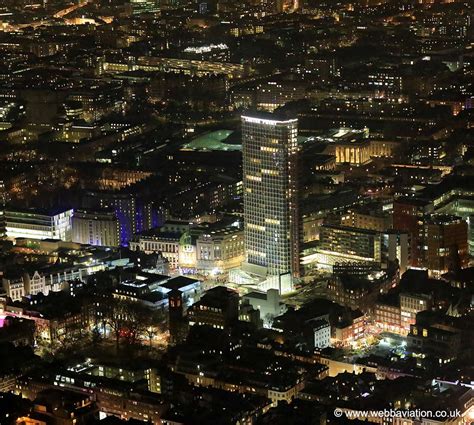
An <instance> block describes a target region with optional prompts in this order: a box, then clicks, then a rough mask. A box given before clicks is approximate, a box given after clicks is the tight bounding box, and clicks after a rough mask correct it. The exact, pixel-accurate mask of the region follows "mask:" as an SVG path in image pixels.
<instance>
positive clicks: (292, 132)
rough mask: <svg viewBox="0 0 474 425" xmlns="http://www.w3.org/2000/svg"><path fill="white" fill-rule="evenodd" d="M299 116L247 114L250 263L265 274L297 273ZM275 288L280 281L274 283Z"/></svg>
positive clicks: (246, 203)
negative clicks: (281, 116) (283, 116)
mask: <svg viewBox="0 0 474 425" xmlns="http://www.w3.org/2000/svg"><path fill="white" fill-rule="evenodd" d="M297 130H298V120H296V119H290V120H288V119H279V118H278V117H277V116H276V115H274V114H266V113H262V114H261V113H256V114H249V115H245V116H242V144H243V184H244V218H245V230H244V238H245V254H246V261H245V262H244V264H243V267H242V269H243V270H244V271H246V272H249V273H251V274H255V275H257V276H261V277H266V278H270V277H280V282H279V288H278V289H279V290H280V292H283V290H282V286H281V276H283V275H287V276H292V277H298V276H299V272H300V264H299V239H300V238H299V235H300V231H299V220H298V190H297V183H298V180H297V156H298V145H297V140H296V136H297ZM274 287H276V285H275V286H274Z"/></svg>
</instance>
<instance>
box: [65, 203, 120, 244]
mask: <svg viewBox="0 0 474 425" xmlns="http://www.w3.org/2000/svg"><path fill="white" fill-rule="evenodd" d="M72 240H73V242H77V243H81V244H89V245H97V246H119V245H120V225H119V222H118V220H117V217H116V216H115V214H114V213H113V212H92V211H91V212H88V211H76V212H75V214H74V217H73V219H72Z"/></svg>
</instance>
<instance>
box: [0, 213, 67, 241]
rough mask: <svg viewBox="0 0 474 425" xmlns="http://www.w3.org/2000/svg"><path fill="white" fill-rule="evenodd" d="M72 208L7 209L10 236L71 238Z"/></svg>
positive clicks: (7, 230)
mask: <svg viewBox="0 0 474 425" xmlns="http://www.w3.org/2000/svg"><path fill="white" fill-rule="evenodd" d="M72 215H73V210H72V209H64V210H58V211H54V212H50V211H39V210H34V209H32V210H19V209H15V210H13V209H7V210H5V211H4V217H5V228H6V234H7V237H8V238H31V239H61V240H63V241H70V240H71V230H72Z"/></svg>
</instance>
